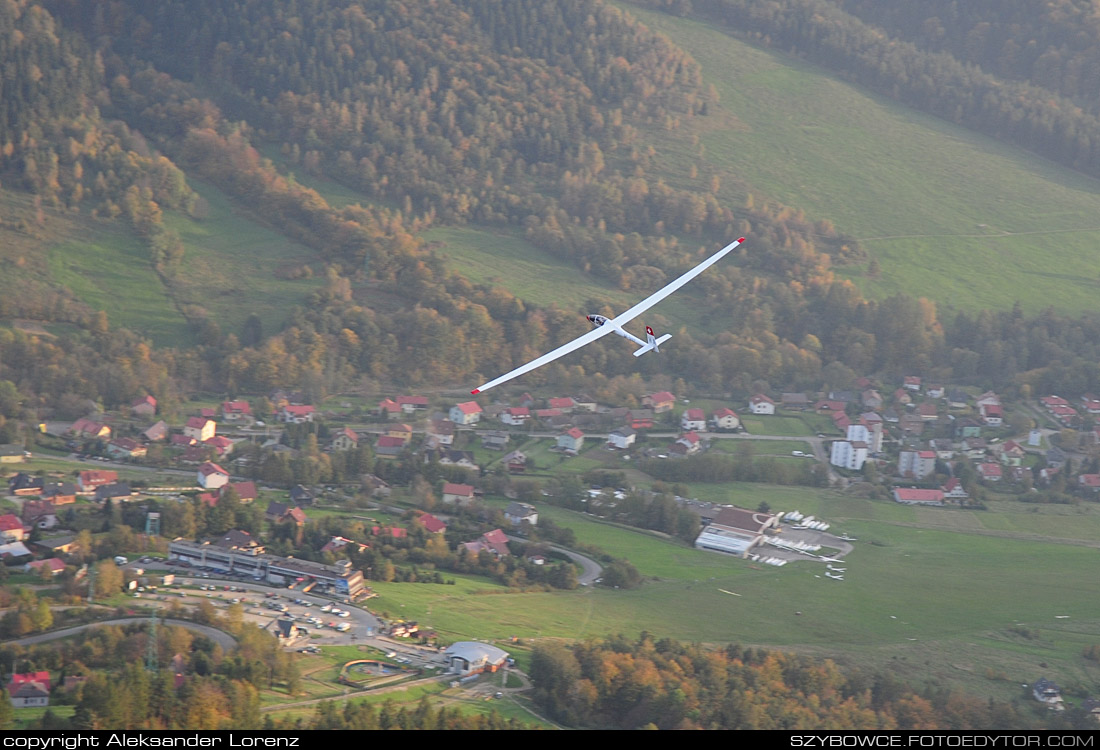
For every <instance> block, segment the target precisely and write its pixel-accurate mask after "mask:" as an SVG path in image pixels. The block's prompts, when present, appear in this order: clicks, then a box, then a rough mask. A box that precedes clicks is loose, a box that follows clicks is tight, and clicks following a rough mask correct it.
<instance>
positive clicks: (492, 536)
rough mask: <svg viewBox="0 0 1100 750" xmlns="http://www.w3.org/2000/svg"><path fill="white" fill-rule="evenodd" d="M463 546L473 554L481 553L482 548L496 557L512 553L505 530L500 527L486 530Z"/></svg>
mask: <svg viewBox="0 0 1100 750" xmlns="http://www.w3.org/2000/svg"><path fill="white" fill-rule="evenodd" d="M462 546H463V547H465V548H466V549H467V550H468V551H469V552H470V553H471V554H473V555H477V554H479V553H480V552H481V551H482V550H485V551H488V552H490V553H492V554H493V555H494V556H496V557H506V556H508V555H510V554H512V553H511V552H509V550H508V538H507V537H505V536H504V532H503V531H501V530H500V529H493V530H492V531H486V532H485V533H484V534H482V535H481V536H480V537H478V538H477V539H476V540H475V541H472V542H466V543H465V544H463V545H462Z"/></svg>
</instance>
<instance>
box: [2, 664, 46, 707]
mask: <svg viewBox="0 0 1100 750" xmlns="http://www.w3.org/2000/svg"><path fill="white" fill-rule="evenodd" d="M8 696H9V697H10V699H11V705H12V708H31V707H32V706H48V705H50V673H49V672H45V671H43V672H25V673H23V674H13V675H12V676H11V682H9V683H8Z"/></svg>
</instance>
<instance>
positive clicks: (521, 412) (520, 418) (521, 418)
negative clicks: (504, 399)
mask: <svg viewBox="0 0 1100 750" xmlns="http://www.w3.org/2000/svg"><path fill="white" fill-rule="evenodd" d="M530 419H531V410H530V409H528V408H527V407H526V406H510V407H508V408H507V409H505V410H504V411H502V412H501V413H500V421H501V422H503V423H504V424H506V425H511V426H512V427H522V426H523V425H525V424H527V422H528V421H530Z"/></svg>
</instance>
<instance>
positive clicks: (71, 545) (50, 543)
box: [32, 534, 78, 557]
mask: <svg viewBox="0 0 1100 750" xmlns="http://www.w3.org/2000/svg"><path fill="white" fill-rule="evenodd" d="M32 544H34V547H35V549H37V550H39V551H40V552H42V553H43V554H45V555H47V556H49V557H56V556H57V555H67V554H69V553H70V552H72V551H73V550H74V549H78V545H77V543H76V536H75V535H73V534H68V535H66V536H57V537H53V538H52V539H41V540H39V541H37V542H32Z"/></svg>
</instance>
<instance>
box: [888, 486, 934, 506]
mask: <svg viewBox="0 0 1100 750" xmlns="http://www.w3.org/2000/svg"><path fill="white" fill-rule="evenodd" d="M894 501H895V502H899V503H901V504H902V505H937V506H939V505H943V490H922V489H914V488H910V487H898V488H896V489H895V490H894Z"/></svg>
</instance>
